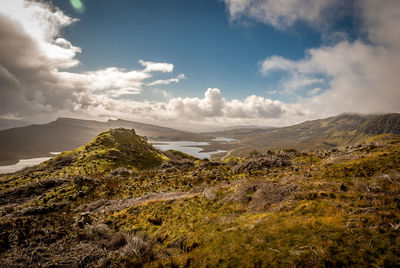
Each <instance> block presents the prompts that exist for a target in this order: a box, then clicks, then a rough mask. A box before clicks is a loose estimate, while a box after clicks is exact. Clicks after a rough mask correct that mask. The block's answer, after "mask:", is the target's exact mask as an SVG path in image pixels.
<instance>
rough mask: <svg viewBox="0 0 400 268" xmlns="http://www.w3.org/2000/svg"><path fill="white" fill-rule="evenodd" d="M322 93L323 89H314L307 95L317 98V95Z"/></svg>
mask: <svg viewBox="0 0 400 268" xmlns="http://www.w3.org/2000/svg"><path fill="white" fill-rule="evenodd" d="M321 91H322V88H320V87H316V88H313V89H312V90H310V91H308V92H307V95H308V96H315V95H318V94H319V93H320V92H321Z"/></svg>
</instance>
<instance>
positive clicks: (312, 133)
mask: <svg viewBox="0 0 400 268" xmlns="http://www.w3.org/2000/svg"><path fill="white" fill-rule="evenodd" d="M399 133H400V114H385V115H358V114H343V115H338V116H334V117H330V118H326V119H319V120H312V121H307V122H304V123H301V124H298V125H294V126H288V127H282V128H274V129H242V130H234V131H225V132H217V133H208V134H209V135H211V136H213V135H220V136H224V137H229V138H235V139H239V140H240V145H241V147H240V148H239V149H237V150H233V151H232V152H231V154H230V155H244V154H248V153H249V152H251V151H252V150H254V149H257V150H259V151H263V152H266V151H268V150H276V149H279V148H294V149H299V150H307V151H311V150H321V149H325V150H329V149H331V148H335V147H339V146H346V145H351V144H356V143H358V142H360V141H363V140H364V139H367V138H369V137H372V136H374V135H378V134H399Z"/></svg>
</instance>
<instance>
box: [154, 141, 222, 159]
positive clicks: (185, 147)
mask: <svg viewBox="0 0 400 268" xmlns="http://www.w3.org/2000/svg"><path fill="white" fill-rule="evenodd" d="M150 143H152V145H153V146H154V147H155V148H157V149H159V150H161V151H167V150H176V151H180V152H183V153H186V154H190V155H193V156H194V157H197V158H201V159H203V158H210V157H211V155H212V154H217V153H225V152H226V151H224V150H217V151H212V152H202V150H203V149H202V148H199V147H196V146H204V145H209V143H208V142H196V141H150Z"/></svg>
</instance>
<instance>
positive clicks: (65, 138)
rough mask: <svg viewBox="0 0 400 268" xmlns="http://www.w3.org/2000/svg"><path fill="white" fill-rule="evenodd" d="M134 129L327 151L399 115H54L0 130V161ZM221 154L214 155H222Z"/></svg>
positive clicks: (387, 129) (160, 135)
mask: <svg viewBox="0 0 400 268" xmlns="http://www.w3.org/2000/svg"><path fill="white" fill-rule="evenodd" d="M120 127H122V128H129V129H131V128H134V129H135V131H136V133H137V134H138V135H142V136H146V137H148V138H149V139H151V140H159V141H183V140H185V141H202V142H204V141H207V142H209V145H204V146H200V147H202V148H203V149H204V150H206V151H215V150H218V149H220V150H226V151H230V152H229V154H228V156H242V155H247V154H249V153H250V152H251V151H253V150H255V149H256V150H258V151H260V152H267V151H268V150H276V149H280V148H294V149H299V150H306V151H311V150H321V149H325V150H329V149H331V148H335V147H338V146H346V145H352V144H356V143H358V142H361V141H363V140H364V139H367V138H369V137H372V136H374V135H378V134H399V133H400V114H385V115H357V114H343V115H339V116H334V117H330V118H326V119H319V120H312V121H307V122H304V123H301V124H298V125H294V126H288V127H282V128H255V127H249V128H239V129H236V128H235V129H230V130H226V131H219V132H208V133H206V132H202V133H192V132H187V131H181V130H176V129H172V128H167V127H160V126H155V125H150V124H143V123H138V122H130V121H124V120H108V121H107V122H99V121H92V120H80V119H70V118H60V119H58V120H56V121H54V122H50V123H48V124H44V125H31V126H26V127H21V128H13V129H7V130H3V131H0V165H7V164H13V163H16V162H17V161H18V160H19V159H22V158H33V157H42V156H48V155H49V152H61V151H66V150H72V149H74V148H76V147H79V146H82V145H84V144H86V143H88V142H89V141H90V140H91V139H93V137H95V136H96V135H97V134H98V133H100V132H103V131H107V130H109V129H111V128H120ZM215 137H226V138H234V139H236V140H237V141H234V142H215V141H212V139H214V138H215ZM224 156H225V154H220V157H224Z"/></svg>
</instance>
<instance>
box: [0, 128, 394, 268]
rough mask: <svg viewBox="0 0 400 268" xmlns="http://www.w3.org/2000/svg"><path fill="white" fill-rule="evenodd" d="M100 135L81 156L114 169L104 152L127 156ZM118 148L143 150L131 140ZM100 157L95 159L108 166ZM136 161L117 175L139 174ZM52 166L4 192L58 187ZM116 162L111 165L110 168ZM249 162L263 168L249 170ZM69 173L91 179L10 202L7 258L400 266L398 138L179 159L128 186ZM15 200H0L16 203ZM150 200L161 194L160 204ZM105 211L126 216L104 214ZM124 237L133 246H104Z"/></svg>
mask: <svg viewBox="0 0 400 268" xmlns="http://www.w3.org/2000/svg"><path fill="white" fill-rule="evenodd" d="M99 137H101V138H100V139H98V140H94V141H93V142H92V143H91V144H89V145H88V146H87V147H82V148H80V149H78V150H77V152H78V154H82V153H83V152H84V151H85V149H89V148H90V149H92V150H93V152H97V153H98V156H101V157H100V158H101V159H103V157H104V156H106V155H104V154H101V153H100V152H101V151H102V150H103V149H104V146H105V147H107V148H111V147H112V148H118V145H117V146H116V147H115V144H116V143H115V142H112V144H113V146H111V147H110V146H108V144H109V143H108V141H109V137H108V134H103V136H102V135H100V136H99ZM113 137H116V136H115V135H113ZM118 140H119V141H122V142H121V143H122V144H125V143H130V142H132V140H131V139H130V138H129V139H127V140H125V139H124V135H122V136H118ZM150 151H151V150H150ZM70 154H72V155H76V154H75V153H74V152H71V153H70ZM94 154H96V153H94ZM98 156H96V158H93V159H91V158H90V157H89V158H85V159H87V161H89V159H91V160H90V162H92V161H98V160H99V158H98ZM171 157H172V155H171ZM154 159H157V156H156V158H154ZM262 159H267V160H268V159H270V160H271V159H278V160H279V159H289V160H290V161H289V162H283V163H286V164H283V165H282V166H281V164H277V163H278V162H273V161H272V160H271V161H272V162H268V161H270V160H268V161H267V162H265V163H264V166H265V165H267V164H268V163H270V167H268V168H263V165H261V166H260V165H258V166H257V164H259V163H261V162H262V161H261V160H262ZM85 161H86V160H85ZM102 161H103V160H102ZM126 161H128V162H126ZM126 161H125V160H121V162H118V164H117V165H115V166H113V167H112V168H114V167H117V166H120V165H123V166H129V165H131V164H130V163H131V162H129V160H128V159H126ZM285 161H288V160H285ZM50 162H51V161H50ZM50 162H48V163H47V166H46V169H43V170H42V171H26V172H25V173H23V175H21V174H19V175H18V174H16V175H12V176H8V177H3V178H2V179H1V185H2V189H8V191H9V189H13V188H16V187H21V185H26V184H29V183H34V182H35V181H37V180H42V181H43V180H45V179H48V178H52V177H53V178H59V177H60V176H61V174H62V173H60V170H58V169H51V167H52V165H51V164H49V163H50ZM170 162H171V160H170ZM104 163H105V164H104ZM108 163H109V162H108V160H107V161H104V162H102V164H101V166H103V164H104V166H106V167H110V166H109V165H108ZM135 163H136V162H135ZM167 163H168V162H167ZM248 163H250V164H254V165H253V167H257V168H247V169H246V168H244V169H243V168H242V167H249V166H251V165H246V164H248ZM279 163H281V162H279ZM85 164H86V165H87V164H88V163H87V162H85ZM74 165H75V166H74ZM152 165H153V164H151V165H150V166H152ZM67 166H68V167H69V168H72V166H74V168H75V170H79V172H78V173H81V174H82V175H85V177H80V176H73V178H72V181H68V176H67V177H65V178H66V182H65V183H63V184H61V185H56V186H55V187H54V188H51V189H49V190H48V191H47V192H44V193H43V195H41V196H38V198H31V199H29V200H27V201H26V202H24V203H19V204H11V203H12V202H11V203H10V202H9V203H6V204H4V203H3V205H2V218H1V225H0V230H1V239H0V245H1V249H2V253H1V254H2V255H1V258H2V259H3V260H6V261H8V262H12V263H14V264H16V263H18V262H19V263H20V264H26V263H28V261H33V263H38V262H41V263H44V264H48V265H50V264H56V263H62V262H66V261H70V262H72V263H78V262H80V263H81V264H82V262H83V263H84V264H86V265H88V266H93V265H95V264H99V263H103V264H105V265H111V263H113V264H115V265H116V266H118V265H128V264H140V265H145V266H158V265H161V266H167V265H168V266H170V265H172V266H174V265H182V266H183V265H187V266H193V267H197V266H206V265H208V266H211V267H214V266H229V267H232V266H254V265H260V266H266V265H271V266H277V265H286V266H310V267H311V266H342V265H347V266H348V265H356V266H367V265H372V266H380V267H381V266H390V265H394V264H396V263H397V264H398V263H399V262H400V256H399V254H398V252H400V239H399V237H400V235H399V232H400V227H399V226H400V201H399V194H400V137H398V136H394V135H381V136H378V137H375V138H371V139H369V140H367V141H366V143H364V144H362V145H360V146H350V147H348V148H342V149H340V150H331V151H328V152H320V151H316V152H308V153H302V152H296V151H286V152H282V153H275V154H273V155H272V156H259V155H255V156H253V157H250V158H241V157H240V158H230V159H227V160H225V162H224V163H222V164H217V163H213V162H211V163H210V162H206V161H200V160H196V159H190V158H188V157H187V156H185V155H180V156H179V161H176V162H171V164H170V165H169V166H168V165H167V166H164V165H163V167H158V168H153V169H144V170H141V169H138V168H134V169H133V170H132V172H131V173H130V174H126V175H124V176H110V175H108V174H109V173H104V174H102V172H98V173H93V172H92V171H91V169H85V168H83V167H84V165H82V164H76V163H72V164H68V165H67ZM64 168H65V167H64ZM110 168H111V167H110ZM110 168H107V170H109V169H110ZM97 170H99V171H100V169H97ZM71 174H74V173H71ZM61 177H62V176H61ZM5 191H7V190H3V191H2V192H1V194H0V197H1V196H2V197H5V196H7V195H6V194H4V193H5ZM149 193H154V194H152V195H150V197H151V198H150V197H149ZM166 193H175V194H176V196H179V198H178V197H176V198H170V197H168V195H167V194H166ZM178 194H179V195H178ZM31 197H35V196H31ZM132 198H133V199H132ZM135 198H136V199H135ZM121 199H126V202H127V204H125V205H124V202H120V201H119V200H121ZM3 200H4V198H3ZM107 200H108V201H107ZM106 201H107V202H111V201H112V202H114V203H113V204H114V205H116V207H115V208H114V209H110V207H111V206H110V205H108V206H106V205H101V204H102V202H106ZM133 201H134V202H133ZM129 202H131V203H129ZM60 204H62V206H60ZM10 205H12V206H10ZM97 206H99V207H98V208H96V209H93V210H91V209H90V207H97ZM107 207H108V209H107ZM54 208H56V209H54ZM21 211H22V212H21ZM102 211H103V212H102ZM82 212H84V213H85V214H84V215H87V216H85V217H87V220H82ZM79 219H81V220H79ZM77 221H78V224H77ZM79 222H80V223H82V222H83V223H82V224H83V225H81V226H80V225H79ZM96 230H100V231H101V232H100V231H99V232H98V233H103V236H104V237H106V238H104V237H103V236H101V235H99V234H97V233H96ZM96 234H97V235H96ZM108 234H109V235H110V237H108V236H107V235H108ZM121 234H122V235H123V236H124V237H125V238H126V240H127V241H128V242H126V244H124V243H122V244H121V245H119V246H115V247H112V246H109V244H107V243H106V242H105V240H107V239H108V240H110V241H111V240H112V239H114V240H115V239H116V238H115V237H118V235H121ZM35 241H42V242H35ZM82 245H83V246H84V248H81V247H82ZM61 249H62V250H61ZM31 252H35V258H33V260H32V257H30V256H31Z"/></svg>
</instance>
